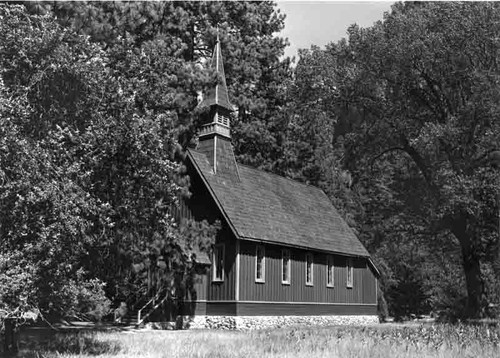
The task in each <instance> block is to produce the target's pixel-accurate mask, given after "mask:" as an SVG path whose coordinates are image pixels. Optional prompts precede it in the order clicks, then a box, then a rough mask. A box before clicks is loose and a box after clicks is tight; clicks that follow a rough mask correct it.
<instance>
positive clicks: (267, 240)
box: [238, 235, 371, 261]
mask: <svg viewBox="0 0 500 358" xmlns="http://www.w3.org/2000/svg"><path fill="white" fill-rule="evenodd" d="M238 237H239V238H240V239H241V240H245V241H251V242H264V243H266V244H269V245H276V246H286V247H290V248H293V249H301V250H304V251H312V252H316V253H325V254H333V255H339V256H344V257H352V258H362V259H366V260H369V261H370V260H371V257H370V256H362V255H355V254H348V253H345V252H341V251H332V250H325V249H318V248H316V247H312V246H301V245H295V244H290V243H284V242H279V241H273V240H269V239H267V238H263V239H256V238H254V237H250V236H242V235H239V236H238Z"/></svg>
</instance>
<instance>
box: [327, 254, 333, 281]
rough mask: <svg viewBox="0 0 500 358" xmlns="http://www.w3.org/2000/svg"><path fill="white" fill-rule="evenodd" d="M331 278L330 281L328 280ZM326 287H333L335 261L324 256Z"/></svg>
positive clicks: (329, 256) (330, 256)
mask: <svg viewBox="0 0 500 358" xmlns="http://www.w3.org/2000/svg"><path fill="white" fill-rule="evenodd" d="M329 277H331V281H329V280H328V278H329ZM326 287H331V288H333V287H335V259H334V257H333V255H327V256H326Z"/></svg>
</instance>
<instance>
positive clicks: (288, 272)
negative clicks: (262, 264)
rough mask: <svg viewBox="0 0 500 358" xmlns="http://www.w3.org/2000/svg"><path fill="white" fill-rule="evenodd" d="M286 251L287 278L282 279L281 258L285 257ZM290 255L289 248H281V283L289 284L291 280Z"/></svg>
mask: <svg viewBox="0 0 500 358" xmlns="http://www.w3.org/2000/svg"><path fill="white" fill-rule="evenodd" d="M285 252H287V253H288V254H287V257H288V266H287V276H288V280H283V259H284V257H285V255H284V253H285ZM291 266H292V255H291V252H290V249H281V284H282V285H290V282H291V281H292V267H291Z"/></svg>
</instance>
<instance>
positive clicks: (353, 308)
mask: <svg viewBox="0 0 500 358" xmlns="http://www.w3.org/2000/svg"><path fill="white" fill-rule="evenodd" d="M236 308H237V309H236V312H237V314H238V315H239V316H319V315H339V316H342V315H376V314H377V305H329V304H286V303H260V302H251V303H247V302H238V303H237V306H236Z"/></svg>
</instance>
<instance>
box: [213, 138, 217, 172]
mask: <svg viewBox="0 0 500 358" xmlns="http://www.w3.org/2000/svg"><path fill="white" fill-rule="evenodd" d="M214 174H217V136H214Z"/></svg>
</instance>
